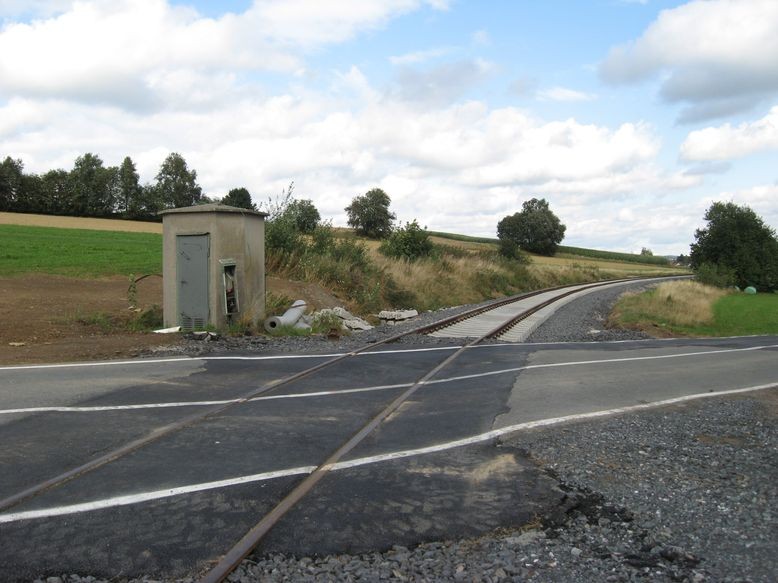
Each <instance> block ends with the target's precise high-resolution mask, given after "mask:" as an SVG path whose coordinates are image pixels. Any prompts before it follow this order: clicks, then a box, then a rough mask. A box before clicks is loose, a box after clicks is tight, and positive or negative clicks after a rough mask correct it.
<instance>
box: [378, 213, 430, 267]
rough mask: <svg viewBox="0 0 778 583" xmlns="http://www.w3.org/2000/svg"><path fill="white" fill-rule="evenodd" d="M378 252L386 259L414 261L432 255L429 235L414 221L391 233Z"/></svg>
mask: <svg viewBox="0 0 778 583" xmlns="http://www.w3.org/2000/svg"><path fill="white" fill-rule="evenodd" d="M378 250H379V251H380V252H381V253H383V254H384V255H386V256H387V257H394V258H396V259H406V260H408V261H415V260H417V259H419V258H421V257H427V256H429V255H430V254H431V253H432V250H433V245H432V241H430V238H429V233H427V231H426V229H422V228H421V227H420V226H419V223H417V222H416V220H415V219H414V220H413V221H411V222H410V223H406V224H405V226H403V227H400V228H399V229H395V230H394V231H392V234H391V235H389V238H388V239H386V240H385V241H384V242H383V243H381V246H380V247H379V248H378Z"/></svg>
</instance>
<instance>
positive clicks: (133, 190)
mask: <svg viewBox="0 0 778 583" xmlns="http://www.w3.org/2000/svg"><path fill="white" fill-rule="evenodd" d="M117 191H118V192H117V204H116V207H117V209H116V210H117V211H119V212H120V213H121V214H122V215H124V216H125V217H132V218H138V217H139V216H140V215H139V214H138V213H137V212H133V211H137V210H138V209H139V206H140V196H141V186H140V176H138V171H137V169H136V168H135V162H133V161H132V158H130V157H129V156H126V157H125V158H124V160H123V161H122V165H121V166H119V176H118V186H117Z"/></svg>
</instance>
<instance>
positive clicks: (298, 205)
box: [285, 199, 321, 233]
mask: <svg viewBox="0 0 778 583" xmlns="http://www.w3.org/2000/svg"><path fill="white" fill-rule="evenodd" d="M285 213H286V214H288V215H289V218H290V219H291V220H292V221H293V222H294V226H295V228H296V229H297V230H298V231H300V232H301V233H313V231H314V230H315V229H316V227H317V226H318V224H319V221H320V220H321V215H319V211H318V209H317V208H316V207H315V206H314V205H313V201H311V200H309V199H302V200H293V201H291V202H290V203H289V206H288V207H286V211H285Z"/></svg>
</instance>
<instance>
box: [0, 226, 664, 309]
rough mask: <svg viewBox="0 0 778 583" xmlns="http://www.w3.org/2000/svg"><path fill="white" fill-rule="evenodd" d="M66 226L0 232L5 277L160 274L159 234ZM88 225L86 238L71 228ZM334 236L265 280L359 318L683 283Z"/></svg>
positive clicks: (453, 241) (461, 243)
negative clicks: (399, 255)
mask: <svg viewBox="0 0 778 583" xmlns="http://www.w3.org/2000/svg"><path fill="white" fill-rule="evenodd" d="M26 217H29V215H16V216H14V217H12V218H18V220H20V221H21V220H26ZM0 218H2V217H0ZM54 219H56V217H55V218H54ZM70 219H72V220H71V221H69V222H67V224H64V223H63V224H62V225H61V226H62V227H64V228H55V227H39V226H28V225H18V224H17V225H8V224H0V276H8V275H20V274H23V273H31V272H32V273H51V274H58V275H67V276H73V277H104V276H112V275H123V276H128V275H129V274H135V275H141V274H146V273H160V272H161V270H162V242H161V235H160V234H158V233H153V232H152V233H143V232H119V231H98V230H91V229H94V228H99V226H100V225H102V224H103V223H100V222H99V221H100V219H85V220H84V221H90V222H89V223H86V222H80V221H79V219H73V218H72V217H70ZM95 221H98V223H97V226H95V224H94V222H95ZM0 222H1V221H0ZM108 222H110V223H111V225H110V227H111V228H117V229H118V228H127V229H131V228H135V227H137V228H139V229H140V228H146V229H156V230H158V229H159V225H158V224H153V223H151V224H150V223H138V224H137V225H134V224H133V223H132V222H126V223H125V222H123V221H106V224H107V223H108ZM116 223H118V225H116ZM86 224H88V225H89V227H88V229H83V228H74V227H78V226H80V225H86ZM333 235H334V237H335V238H336V239H338V240H341V241H342V240H345V241H347V244H344V245H341V246H338V245H336V246H335V248H330V251H328V252H327V253H325V254H321V253H319V254H316V253H313V252H310V253H304V254H301V255H295V256H291V257H290V256H287V257H274V256H273V254H272V253H268V272H269V274H270V275H275V276H279V277H286V278H289V279H298V280H304V281H314V282H317V283H320V284H322V285H323V286H324V287H327V288H329V289H331V290H332V291H333V292H334V293H335V294H336V295H338V296H339V297H340V298H342V299H343V301H344V303H345V304H346V305H347V306H348V307H350V308H352V309H354V310H355V311H357V312H360V313H362V314H367V313H371V312H373V313H374V312H375V311H378V310H380V309H384V308H388V307H414V308H417V309H420V310H424V309H435V308H439V307H444V306H450V305H457V304H464V303H472V302H478V301H482V300H484V299H486V298H492V297H498V296H501V295H507V294H513V293H518V292H521V291H526V290H531V289H538V288H543V287H550V286H554V285H560V284H566V283H578V282H583V281H593V280H602V279H610V278H619V277H627V276H635V275H654V274H663V273H665V274H666V273H678V270H677V269H673V268H670V267H667V266H659V265H650V264H640V263H634V262H632V261H615V260H613V259H612V258H609V259H600V258H596V257H579V256H570V255H568V254H564V255H563V256H558V257H540V256H531V257H530V263H529V264H526V265H524V264H521V263H519V262H516V261H510V260H506V259H504V258H502V257H500V256H499V254H498V253H497V246H496V244H495V243H494V241H492V240H489V239H478V238H473V237H466V236H457V235H448V234H436V236H434V237H432V240H433V242H434V243H435V253H434V254H433V256H432V257H430V258H426V259H422V260H420V261H417V262H414V263H408V262H404V261H400V260H395V259H390V258H387V257H384V256H383V255H381V254H380V253H378V243H377V242H375V241H369V240H362V239H355V238H354V235H353V233H351V232H348V231H343V230H339V229H338V230H335V231H334V233H333ZM359 248H364V251H359ZM600 253H602V252H600ZM606 253H607V252H606Z"/></svg>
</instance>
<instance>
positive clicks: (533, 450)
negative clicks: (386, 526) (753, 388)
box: [230, 392, 778, 583]
mask: <svg viewBox="0 0 778 583" xmlns="http://www.w3.org/2000/svg"><path fill="white" fill-rule="evenodd" d="M776 410H778V394H776V393H775V392H773V393H771V394H769V395H764V396H761V397H758V398H736V399H721V398H715V399H711V400H709V401H706V402H703V403H701V404H700V403H695V404H693V405H685V406H680V407H679V406H676V407H673V408H664V409H660V410H656V411H651V412H644V413H640V414H637V415H623V416H619V417H614V418H611V419H607V420H601V421H597V422H589V423H579V424H575V425H569V426H566V427H564V428H562V429H560V428H555V429H547V430H542V431H534V432H531V433H526V434H520V435H517V436H516V437H513V438H511V439H507V440H505V441H504V443H503V445H502V447H506V448H518V449H520V450H522V451H523V452H526V453H529V455H531V456H532V458H534V459H535V460H536V461H537V463H538V464H540V465H541V466H542V467H543V468H544V469H545V471H547V472H549V473H550V474H551V475H553V476H554V477H555V478H556V479H557V480H558V481H559V484H560V486H561V487H562V488H563V489H564V490H566V491H567V492H568V501H567V504H566V505H565V506H564V507H561V508H559V509H558V512H555V513H551V514H550V515H548V516H543V517H538V519H539V524H538V525H529V526H525V527H524V528H517V529H515V530H508V531H502V532H499V533H492V534H489V535H486V536H483V537H480V538H477V539H469V540H464V541H448V542H440V543H430V544H422V545H420V546H418V547H416V548H414V549H407V548H404V547H395V548H393V549H391V550H389V551H386V552H383V553H378V552H377V553H371V554H365V555H359V556H351V555H338V556H328V557H323V558H310V557H303V558H293V557H289V558H287V557H284V556H282V555H274V556H270V557H262V558H259V559H255V560H254V561H252V562H248V561H247V562H245V563H244V564H243V566H242V567H241V569H240V570H239V571H238V572H236V573H234V574H233V575H232V576H231V579H230V580H232V581H377V580H395V581H482V582H486V581H524V580H537V581H565V582H588V581H643V580H652V581H694V582H701V581H727V582H733V583H734V582H736V581H741V582H743V581H752V582H757V581H764V582H768V581H774V580H775V579H774V575H775V573H776V572H778V563H777V562H776V551H778V543H776V532H778V531H777V530H776V526H777V525H776V514H775V511H774V509H772V508H771V504H773V503H774V501H775V500H776V499H777V498H776V497H777V496H778V485H777V484H778V468H776V450H777V449H778V439H776V435H778V433H777V432H776V429H778V423H776Z"/></svg>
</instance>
